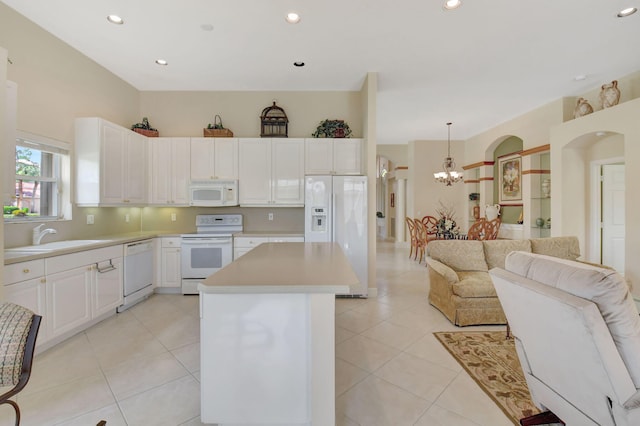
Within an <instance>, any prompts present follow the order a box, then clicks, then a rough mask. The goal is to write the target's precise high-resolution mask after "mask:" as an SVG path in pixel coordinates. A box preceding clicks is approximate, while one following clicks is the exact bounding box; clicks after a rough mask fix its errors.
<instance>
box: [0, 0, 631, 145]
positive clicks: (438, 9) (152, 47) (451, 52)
mask: <svg viewBox="0 0 640 426" xmlns="http://www.w3.org/2000/svg"><path fill="white" fill-rule="evenodd" d="M2 1H3V3H5V4H6V5H8V6H9V7H11V8H13V9H15V10H16V11H17V12H19V13H21V14H22V15H24V16H25V17H27V18H29V19H30V20H32V21H33V22H35V23H36V24H38V25H40V26H41V27H43V28H44V29H46V30H47V31H49V32H50V33H52V34H53V35H55V36H57V37H58V38H60V39H62V40H63V41H65V42H66V43H68V44H69V45H71V46H73V47H74V48H76V49H77V50H79V51H80V52H82V53H83V54H85V55H86V56H88V57H90V58H92V59H93V60H95V61H96V62H97V63H99V64H101V65H102V66H104V67H105V68H107V69H108V70H110V71H111V72H113V73H114V74H116V75H118V76H119V77H121V78H122V79H123V80H125V81H127V82H128V83H130V84H131V85H133V86H134V87H136V88H137V89H139V90H141V91H146V90H160V91H162V90H186V91H190V90H194V91H209V90H248V91H260V90H269V91H272V90H274V91H289V90H291V91H315V90H328V91H334V90H337V91H344V90H356V91H358V90H360V89H361V88H362V84H363V82H364V79H365V76H366V74H367V73H368V72H376V73H378V98H377V99H378V103H377V116H378V119H377V123H378V128H377V134H378V143H379V144H400V143H407V142H408V141H410V140H420V139H439V140H442V139H446V135H447V128H446V124H445V123H446V122H448V121H452V122H453V123H454V124H453V126H452V129H451V138H452V139H467V138H469V137H471V136H474V135H477V134H478V133H480V132H482V131H484V130H487V129H490V128H492V127H495V126H496V125H498V124H500V123H502V122H505V121H507V120H509V119H511V118H513V117H516V116H518V115H521V114H523V113H525V112H527V111H530V110H532V109H534V108H536V107H539V106H542V105H544V104H546V103H548V102H551V101H553V100H556V99H558V98H561V97H565V96H576V95H579V94H582V93H584V92H586V91H588V90H591V89H594V88H597V87H600V86H601V85H602V84H604V83H608V82H610V81H611V80H613V79H616V78H619V77H622V76H624V75H627V74H630V73H632V72H635V71H638V70H640V54H638V52H639V46H638V44H639V41H640V12H638V13H636V14H634V15H631V16H629V17H627V18H617V17H616V14H617V12H618V11H619V10H621V9H623V8H625V7H629V6H636V7H640V0H564V1H560V0H462V1H463V4H462V6H461V7H459V8H458V9H455V10H451V11H446V10H444V9H443V7H442V5H443V1H440V0H395V1H393V2H392V1H383V0H320V1H318V0H316V1H310V0H269V1H266V0H182V1H175V0H136V1H131V0H94V1H86V0H29V1H24V0H2ZM291 11H295V12H297V13H299V14H300V15H301V18H302V19H301V21H300V22H299V23H298V24H289V23H287V22H286V21H285V15H286V14H287V13H288V12H291ZM109 14H117V15H119V16H121V17H122V18H123V19H124V21H125V23H124V25H113V24H111V23H109V22H107V20H106V17H107V15H109ZM203 26H212V27H213V29H212V30H206V29H203ZM209 29H210V27H209ZM158 58H162V59H165V60H167V61H168V65H167V66H159V65H157V64H155V62H154V61H155V60H156V59H158ZM295 61H303V62H305V64H306V65H305V66H304V67H301V68H297V67H294V66H293V62H295ZM578 75H585V76H587V78H586V79H585V80H582V81H575V80H574V77H575V76H578ZM336 118H339V117H336Z"/></svg>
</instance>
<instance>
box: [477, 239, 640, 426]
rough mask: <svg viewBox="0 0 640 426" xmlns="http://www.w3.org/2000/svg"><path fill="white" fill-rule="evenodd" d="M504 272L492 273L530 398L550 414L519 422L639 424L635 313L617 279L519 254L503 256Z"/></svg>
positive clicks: (639, 327)
mask: <svg viewBox="0 0 640 426" xmlns="http://www.w3.org/2000/svg"><path fill="white" fill-rule="evenodd" d="M505 269H506V270H505ZM505 269H500V268H494V269H492V270H491V271H490V274H491V278H492V280H493V283H494V286H495V288H496V292H497V294H498V297H499V299H500V303H501V304H502V308H503V309H504V312H505V315H506V317H507V320H508V321H509V324H510V326H511V330H512V332H513V336H514V339H515V345H516V350H517V352H518V357H519V359H520V363H521V365H522V369H523V372H524V374H525V377H526V380H527V384H528V386H529V390H530V393H531V398H532V400H533V402H534V403H535V404H536V406H538V407H539V408H540V409H542V410H548V411H549V412H551V413H549V412H547V413H545V414H542V415H537V416H532V417H531V418H527V419H523V420H521V424H522V425H533V424H543V423H551V420H550V419H549V416H551V417H552V418H553V415H552V414H555V415H556V416H557V417H558V418H560V419H561V420H562V421H563V422H565V423H566V424H567V425H579V426H584V425H593V426H596V425H604V426H607V425H610V426H614V425H617V426H620V425H627V426H632V425H640V391H639V390H638V388H640V317H639V316H638V311H637V309H636V306H635V303H634V301H633V298H632V296H631V293H630V291H629V288H628V286H627V284H626V282H625V281H624V279H623V278H622V277H621V276H620V275H619V274H618V273H616V272H615V271H613V270H611V269H605V268H600V267H596V266H593V265H587V264H584V263H581V262H575V261H571V260H565V259H558V258H555V257H549V256H543V255H538V254H532V253H524V252H512V253H510V254H509V255H508V256H507V258H506V260H505ZM545 416H546V418H544V417H545Z"/></svg>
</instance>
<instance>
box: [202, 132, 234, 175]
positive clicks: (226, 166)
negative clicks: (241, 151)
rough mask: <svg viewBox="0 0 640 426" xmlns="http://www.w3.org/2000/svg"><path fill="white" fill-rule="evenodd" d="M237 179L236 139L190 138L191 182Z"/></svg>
mask: <svg viewBox="0 0 640 426" xmlns="http://www.w3.org/2000/svg"><path fill="white" fill-rule="evenodd" d="M215 179H232V180H235V179H238V139H237V138H191V180H192V181H200V182H202V181H209V180H215Z"/></svg>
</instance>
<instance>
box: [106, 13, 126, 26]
mask: <svg viewBox="0 0 640 426" xmlns="http://www.w3.org/2000/svg"><path fill="white" fill-rule="evenodd" d="M107 21H109V22H111V23H112V24H116V25H122V24H124V19H122V18H121V17H119V16H118V15H109V16H107Z"/></svg>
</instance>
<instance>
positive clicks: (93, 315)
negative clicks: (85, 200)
mask: <svg viewBox="0 0 640 426" xmlns="http://www.w3.org/2000/svg"><path fill="white" fill-rule="evenodd" d="M122 255H123V246H122V245H115V246H111V247H105V248H100V249H95V250H87V251H83V252H77V253H72V254H66V255H61V256H54V257H49V258H46V259H45V270H46V272H47V273H46V281H47V284H46V299H47V314H48V317H49V324H48V327H49V332H50V337H51V338H52V339H55V338H60V339H61V338H64V337H67V336H70V335H72V334H73V333H76V332H78V331H80V330H83V329H85V328H87V327H89V326H90V325H91V324H93V323H94V322H96V321H98V320H100V319H102V318H105V317H106V316H108V315H109V314H110V313H113V314H115V312H116V307H117V306H120V304H122V294H123V279H124V275H123V268H122ZM110 265H113V267H114V268H113V269H110V268H109V266H110ZM99 269H100V270H102V271H104V273H101V272H99Z"/></svg>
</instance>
